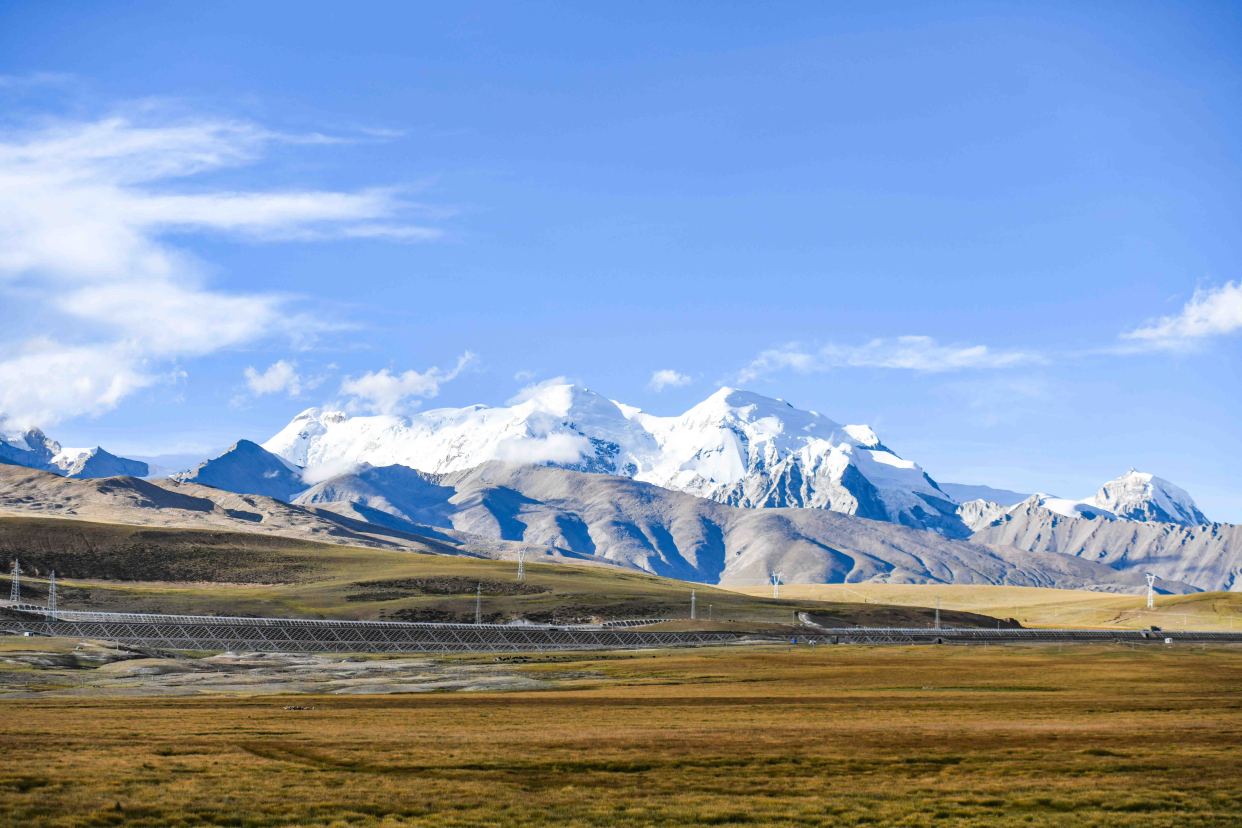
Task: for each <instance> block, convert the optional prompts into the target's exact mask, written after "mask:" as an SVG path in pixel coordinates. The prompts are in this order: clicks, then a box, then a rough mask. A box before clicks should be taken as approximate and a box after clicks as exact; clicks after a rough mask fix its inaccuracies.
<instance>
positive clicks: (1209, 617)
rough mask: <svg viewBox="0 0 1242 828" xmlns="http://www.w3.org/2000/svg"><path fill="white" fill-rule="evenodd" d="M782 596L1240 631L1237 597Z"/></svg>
mask: <svg viewBox="0 0 1242 828" xmlns="http://www.w3.org/2000/svg"><path fill="white" fill-rule="evenodd" d="M736 589H737V591H739V592H741V593H743V594H745V595H754V596H762V595H771V589H772V588H771V587H737V588H736ZM781 597H782V598H787V599H789V600H799V601H831V602H855V603H861V604H864V605H865V604H866V603H868V602H869V603H872V604H885V605H890V606H892V605H896V606H923V607H928V606H935V604H936V601H937V600H939V601H940V605H941V606H942V607H943V608H945V609H951V610H960V611H965V612H974V613H981V614H983V615H991V616H995V617H997V618H1014V619H1016V620H1017V621H1018V622H1020V623H1021V624H1022V625H1023V626H1026V627H1066V628H1087V627H1092V628H1108V629H1131V630H1135V629H1143V628H1145V627H1149V626H1151V625H1153V624H1154V625H1156V626H1158V627H1163V628H1164V629H1168V630H1179V629H1196V630H1224V631H1230V630H1236V631H1238V632H1242V593H1239V592H1200V593H1195V594H1192V595H1157V596H1156V606H1155V609H1154V610H1148V609H1147V606H1146V596H1145V595H1117V594H1114V593H1108V592H1090V591H1087V590H1072V589H1045V588H1040V587H1016V586H987V585H978V584H953V585H941V584H786V585H783V586H782V587H781Z"/></svg>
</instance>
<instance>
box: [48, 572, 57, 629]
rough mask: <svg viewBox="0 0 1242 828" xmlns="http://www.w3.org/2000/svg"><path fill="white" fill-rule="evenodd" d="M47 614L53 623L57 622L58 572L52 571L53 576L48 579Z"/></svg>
mask: <svg viewBox="0 0 1242 828" xmlns="http://www.w3.org/2000/svg"><path fill="white" fill-rule="evenodd" d="M47 614H48V617H49V618H51V619H52V620H53V621H55V620H56V570H55V569H53V570H52V574H51V576H50V577H49V578H48V579H47Z"/></svg>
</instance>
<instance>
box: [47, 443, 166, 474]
mask: <svg viewBox="0 0 1242 828" xmlns="http://www.w3.org/2000/svg"><path fill="white" fill-rule="evenodd" d="M51 463H52V465H53V466H55V467H56V468H58V469H60V470H61V473H62V474H63V475H64V476H65V477H77V478H85V477H120V476H128V477H146V476H147V474H148V473H150V467H149V466H147V464H146V463H144V462H142V461H141V460H130V459H129V458H128V457H117V456H116V455H115V454H113V453H112V452H110V451H105V450H103V449H102V448H99V447H98V446H96V447H95V448H81V449H77V448H75V449H61V450H60V451H58V452H57V453H56V456H54V457H53V458H52V460H51Z"/></svg>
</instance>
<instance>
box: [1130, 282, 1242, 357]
mask: <svg viewBox="0 0 1242 828" xmlns="http://www.w3.org/2000/svg"><path fill="white" fill-rule="evenodd" d="M1239 330H1242V282H1226V283H1225V284H1223V285H1221V286H1220V287H1216V288H1208V289H1206V290H1205V289H1202V288H1200V289H1199V290H1196V291H1195V293H1194V296H1192V297H1190V301H1189V302H1187V303H1186V305H1185V307H1183V308H1182V310H1181V313H1178V314H1175V315H1173V316H1165V317H1161V318H1160V319H1156V320H1153V321H1151V322H1148V323H1147V324H1146V325H1143V326H1142V327H1139V328H1135V329H1134V330H1132V331H1127V332H1126V333H1124V334H1122V338H1123V339H1127V340H1131V341H1133V342H1135V343H1136V344H1140V345H1145V346H1148V347H1153V348H1182V347H1186V346H1189V345H1191V344H1193V343H1194V342H1196V341H1198V340H1201V339H1205V338H1207V337H1213V336H1224V335H1226V334H1231V333H1234V332H1236V331H1239Z"/></svg>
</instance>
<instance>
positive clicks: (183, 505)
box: [0, 465, 555, 558]
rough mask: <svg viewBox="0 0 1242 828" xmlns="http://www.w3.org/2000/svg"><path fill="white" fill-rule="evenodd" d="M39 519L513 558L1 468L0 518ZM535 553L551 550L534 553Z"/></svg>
mask: <svg viewBox="0 0 1242 828" xmlns="http://www.w3.org/2000/svg"><path fill="white" fill-rule="evenodd" d="M5 515H8V516H38V517H56V518H65V519H70V520H72V519H77V520H91V521H99V522H103V523H122V524H129V525H133V526H159V527H166V528H170V529H171V528H180V529H221V530H226V531H229V532H249V533H259V534H266V535H280V536H283V537H291V538H301V539H304V540H314V541H319V542H321V543H338V544H349V545H351V546H374V547H384V548H392V549H408V550H414V551H420V552H437V553H441V554H453V555H463V554H465V555H477V556H481V557H502V558H503V557H513V556H514V555H515V554H516V550H517V547H518V545H515V544H507V543H497V542H491V541H488V540H487V539H485V538H462V537H460V536H457V535H456V533H452V532H437V531H427V532H422V533H419V532H411V531H404V532H403V531H397V530H395V529H393V528H390V527H385V526H381V525H379V524H369V523H366V522H363V521H360V520H353V519H350V518H348V517H347V516H343V515H341V514H338V513H336V512H329V511H321V510H318V509H314V508H304V507H300V506H293V505H291V504H288V503H283V502H281V501H279V500H276V499H274V498H270V497H263V496H259V495H241V494H235V493H233V492H228V491H225V490H223V489H217V488H212V487H209V486H203V485H198V484H195V483H178V482H176V481H171V480H167V481H149V480H140V479H138V478H134V477H109V478H102V479H91V480H73V479H67V478H63V477H59V476H57V475H53V474H51V473H50V472H44V471H40V470H37V469H28V468H24V467H21V466H13V465H0V516H5ZM537 551H538V552H539V553H541V554H543V553H547V552H549V551H550V552H551V553H552V554H555V550H544V549H539V550H537Z"/></svg>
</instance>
